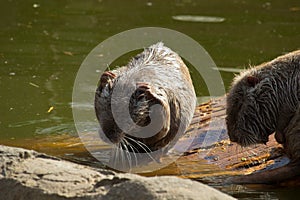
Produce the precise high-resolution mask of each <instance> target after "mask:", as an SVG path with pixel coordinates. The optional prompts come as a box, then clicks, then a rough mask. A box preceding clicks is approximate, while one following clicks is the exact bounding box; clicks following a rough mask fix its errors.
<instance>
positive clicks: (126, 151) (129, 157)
mask: <svg viewBox="0 0 300 200" xmlns="http://www.w3.org/2000/svg"><path fill="white" fill-rule="evenodd" d="M121 146H123V147H124V148H125V153H126V157H127V160H128V164H129V169H130V170H131V169H132V160H131V155H130V152H129V151H128V148H127V145H126V144H125V142H124V140H121ZM123 151H124V150H123Z"/></svg>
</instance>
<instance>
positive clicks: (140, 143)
mask: <svg viewBox="0 0 300 200" xmlns="http://www.w3.org/2000/svg"><path fill="white" fill-rule="evenodd" d="M125 138H126V139H129V140H131V141H132V142H134V143H136V144H137V145H138V146H140V147H141V148H142V149H143V150H144V151H145V153H146V154H147V155H148V156H149V158H150V159H151V160H152V161H154V162H156V163H158V162H157V161H156V160H155V159H154V158H153V157H152V156H151V154H150V153H149V152H148V151H146V149H145V148H144V147H143V146H145V147H147V145H146V144H144V143H142V142H140V141H137V140H134V139H133V138H130V137H127V136H125ZM147 148H148V147H147ZM148 149H149V148H148ZM149 151H151V150H150V149H149Z"/></svg>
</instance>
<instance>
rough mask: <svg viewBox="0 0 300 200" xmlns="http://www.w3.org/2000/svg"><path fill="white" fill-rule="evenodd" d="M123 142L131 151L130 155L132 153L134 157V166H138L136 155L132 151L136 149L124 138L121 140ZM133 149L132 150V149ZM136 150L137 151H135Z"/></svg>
mask: <svg viewBox="0 0 300 200" xmlns="http://www.w3.org/2000/svg"><path fill="white" fill-rule="evenodd" d="M123 140H124V142H125V143H126V145H127V146H128V147H129V148H130V149H131V150H132V153H133V155H134V158H135V166H137V165H138V161H137V157H136V154H135V151H134V149H136V148H135V147H134V146H133V145H131V144H130V143H129V142H128V141H127V139H126V138H124V139H123ZM133 148H134V149H133ZM136 150H137V149H136Z"/></svg>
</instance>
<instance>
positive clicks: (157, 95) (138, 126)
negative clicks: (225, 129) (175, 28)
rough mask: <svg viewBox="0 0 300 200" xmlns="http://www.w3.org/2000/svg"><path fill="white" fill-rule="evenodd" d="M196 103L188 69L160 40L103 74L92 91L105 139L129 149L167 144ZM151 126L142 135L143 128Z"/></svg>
mask: <svg viewBox="0 0 300 200" xmlns="http://www.w3.org/2000/svg"><path fill="white" fill-rule="evenodd" d="M124 102H127V103H128V104H126V103H125V104H124ZM113 106H115V107H116V108H117V109H113ZM155 106H158V107H155ZM195 106H196V96H195V91H194V87H193V85H192V81H191V78H190V75H189V71H188V68H187V67H186V65H185V64H184V62H183V61H182V60H181V58H180V57H179V56H178V55H177V54H176V53H175V52H173V51H172V50H171V49H169V48H167V47H165V46H164V45H163V44H162V43H157V44H155V45H152V46H150V47H149V48H146V49H145V50H144V51H143V52H142V53H141V54H139V55H137V56H136V57H134V58H133V59H132V60H131V61H130V62H129V64H128V65H127V66H124V67H121V68H117V69H115V70H112V71H107V72H104V73H103V75H102V76H101V78H100V82H99V87H98V88H97V91H96V95H95V110H96V115H97V119H98V121H99V123H100V126H101V129H102V131H103V133H104V134H105V137H106V138H107V139H108V140H109V141H110V142H111V143H113V144H115V145H117V146H119V147H121V148H123V149H126V150H128V151H131V152H150V151H156V150H158V149H160V148H163V147H165V146H167V145H168V144H169V143H170V142H171V141H172V140H173V139H174V138H176V137H178V136H180V135H182V134H183V133H184V131H185V129H186V128H187V126H188V125H189V123H190V121H191V119H192V117H193V113H194V109H195ZM127 110H129V113H128V111H127ZM126 114H128V115H126ZM116 117H117V118H119V120H118V121H117V119H116ZM131 120H132V121H131ZM131 122H133V124H132V123H131ZM150 124H151V125H152V126H151V127H149V129H148V131H149V130H150V132H149V134H148V136H147V131H145V129H143V128H144V127H146V126H150ZM121 126H122V127H121ZM152 131H154V133H151V132H152ZM145 133H146V135H145Z"/></svg>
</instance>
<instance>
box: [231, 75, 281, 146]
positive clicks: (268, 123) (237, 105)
mask: <svg viewBox="0 0 300 200" xmlns="http://www.w3.org/2000/svg"><path fill="white" fill-rule="evenodd" d="M275 93H276V85H274V81H273V80H272V78H269V77H262V76H259V74H258V73H257V71H256V69H252V70H249V71H248V72H246V73H244V74H241V75H240V76H238V77H237V78H236V79H235V81H234V82H233V84H232V88H231V89H230V91H229V93H228V96H227V110H226V113H227V117H226V124H227V129H228V134H229V137H230V140H231V141H233V142H237V143H239V144H241V145H242V146H248V145H251V144H257V143H266V142H267V141H268V136H269V135H270V134H272V133H273V132H274V131H275V122H276V118H277V105H276V101H277V98H276V94H275Z"/></svg>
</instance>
